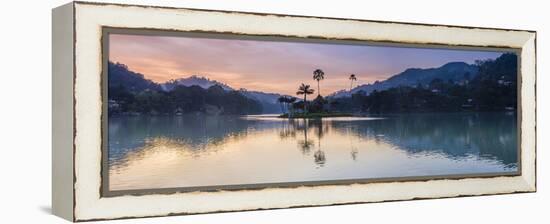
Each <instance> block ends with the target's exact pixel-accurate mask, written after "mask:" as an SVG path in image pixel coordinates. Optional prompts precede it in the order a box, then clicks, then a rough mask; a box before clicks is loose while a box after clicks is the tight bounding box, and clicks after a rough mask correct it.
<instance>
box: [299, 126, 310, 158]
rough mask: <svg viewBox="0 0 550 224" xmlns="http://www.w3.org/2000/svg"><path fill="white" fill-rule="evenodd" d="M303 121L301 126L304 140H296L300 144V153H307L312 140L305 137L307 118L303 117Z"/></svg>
mask: <svg viewBox="0 0 550 224" xmlns="http://www.w3.org/2000/svg"><path fill="white" fill-rule="evenodd" d="M303 121H304V127H303V130H304V140H302V141H298V144H299V145H300V148H301V149H302V153H304V154H308V153H309V151H310V150H311V146H313V142H312V141H311V140H308V139H307V133H308V131H309V124H308V120H307V119H304V120H303Z"/></svg>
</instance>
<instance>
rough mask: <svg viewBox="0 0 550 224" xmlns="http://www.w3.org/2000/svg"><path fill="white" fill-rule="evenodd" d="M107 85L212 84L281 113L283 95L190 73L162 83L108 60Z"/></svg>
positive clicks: (133, 88)
mask: <svg viewBox="0 0 550 224" xmlns="http://www.w3.org/2000/svg"><path fill="white" fill-rule="evenodd" d="M109 86H110V87H119V86H122V87H124V88H126V89H127V90H129V91H131V92H141V91H144V90H147V89H149V90H155V91H165V92H170V91H172V90H174V88H176V87H177V86H185V87H192V86H198V87H200V88H202V89H209V88H210V87H213V86H219V87H221V88H222V89H223V90H224V91H227V92H230V91H237V92H238V93H240V94H242V95H243V96H245V97H247V98H249V99H252V100H256V101H258V103H260V104H261V105H262V107H263V111H264V112H265V113H281V112H282V111H281V107H280V105H279V103H278V101H277V100H278V99H279V97H281V96H283V95H281V94H277V93H265V92H261V91H251V90H245V89H239V90H236V89H235V88H233V87H231V86H229V85H227V84H225V83H222V82H219V81H216V80H211V79H209V78H206V77H202V76H198V75H192V76H189V77H186V78H179V79H173V80H170V81H167V82H164V83H160V84H159V83H156V82H154V81H151V80H149V79H146V78H145V76H144V75H143V74H140V73H137V72H134V71H131V70H129V68H128V66H126V65H124V64H121V63H113V62H109Z"/></svg>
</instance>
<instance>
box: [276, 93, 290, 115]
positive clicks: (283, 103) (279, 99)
mask: <svg viewBox="0 0 550 224" xmlns="http://www.w3.org/2000/svg"><path fill="white" fill-rule="evenodd" d="M277 101H278V102H279V105H280V106H281V111H282V112H283V113H284V112H285V106H286V105H285V103H286V102H287V101H288V99H287V98H286V96H280V97H279V98H278V99H277Z"/></svg>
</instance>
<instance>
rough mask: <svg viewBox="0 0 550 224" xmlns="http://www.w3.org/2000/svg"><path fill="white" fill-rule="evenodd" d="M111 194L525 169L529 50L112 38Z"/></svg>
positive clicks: (109, 87)
mask: <svg viewBox="0 0 550 224" xmlns="http://www.w3.org/2000/svg"><path fill="white" fill-rule="evenodd" d="M107 41H108V54H107V55H106V57H107V60H106V63H108V65H106V66H105V67H106V68H107V69H106V73H107V74H106V75H107V76H106V78H107V80H108V82H107V88H106V89H107V94H106V96H107V97H106V99H105V102H104V103H105V104H107V106H106V108H107V110H108V111H107V125H106V127H105V128H106V129H105V131H106V132H107V137H108V139H107V148H106V152H107V154H106V155H107V161H106V163H105V164H106V166H107V167H105V169H106V170H107V173H108V177H107V178H108V189H109V190H110V191H125V190H151V189H153V190H154V189H174V188H182V189H183V188H196V189H200V188H201V187H214V188H216V187H218V188H219V189H224V187H231V186H242V187H244V188H246V186H249V185H257V184H264V185H265V184H267V185H269V184H273V185H274V186H281V185H290V186H292V185H293V184H294V185H300V184H305V183H308V182H311V183H323V182H326V183H337V182H338V181H367V182H368V181H382V180H393V179H395V180H407V179H418V178H425V179H430V178H442V177H454V176H489V175H506V174H515V173H517V172H518V171H519V170H518V166H519V164H518V159H519V158H518V122H517V114H518V111H517V110H518V94H517V87H518V86H517V76H518V56H517V55H516V52H513V51H506V50H500V49H481V48H480V49H473V48H470V49H458V48H445V47H437V48H436V47H433V46H432V47H427V46H404V45H403V46H401V45H381V44H376V45H369V44H360V43H358V42H353V43H352V42H338V41H310V42H308V41H307V40H301V41H298V40H291V39H273V40H268V39H252V38H246V37H242V38H238V36H237V37H235V36H231V38H228V37H227V36H217V35H214V34H212V35H185V34H183V35H181V36H174V35H162V33H159V35H139V34H115V33H110V34H109V35H108V37H107Z"/></svg>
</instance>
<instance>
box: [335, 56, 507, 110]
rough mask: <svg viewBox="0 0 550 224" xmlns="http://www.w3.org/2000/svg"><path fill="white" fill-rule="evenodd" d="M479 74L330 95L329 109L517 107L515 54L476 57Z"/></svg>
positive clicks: (504, 108) (499, 108)
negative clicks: (488, 57)
mask: <svg viewBox="0 0 550 224" xmlns="http://www.w3.org/2000/svg"><path fill="white" fill-rule="evenodd" d="M476 66H477V67H478V68H479V74H478V75H477V76H475V77H473V78H470V77H468V76H465V77H466V78H465V80H463V81H461V82H457V81H453V80H441V79H437V78H436V79H433V80H432V81H431V82H430V83H429V84H428V85H422V84H418V85H417V86H399V87H395V88H390V89H387V90H382V91H376V90H375V91H373V92H371V93H370V94H368V95H367V94H366V93H364V92H361V91H360V92H357V93H355V94H353V95H352V96H351V97H344V98H337V99H332V100H331V102H330V106H331V108H332V109H333V110H337V111H347V112H368V113H394V112H439V111H441V112H451V111H502V110H515V109H516V107H517V56H516V55H515V54H511V53H506V54H503V55H502V56H500V57H499V58H497V59H495V60H484V61H476Z"/></svg>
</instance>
